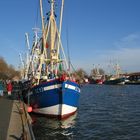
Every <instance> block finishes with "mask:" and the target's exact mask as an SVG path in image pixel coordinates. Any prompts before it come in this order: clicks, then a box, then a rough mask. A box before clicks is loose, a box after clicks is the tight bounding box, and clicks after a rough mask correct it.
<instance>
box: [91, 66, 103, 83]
mask: <svg viewBox="0 0 140 140" xmlns="http://www.w3.org/2000/svg"><path fill="white" fill-rule="evenodd" d="M103 82H104V75H102V74H100V71H99V67H98V66H96V67H95V68H94V69H93V74H92V79H91V83H92V84H99V85H100V84H103Z"/></svg>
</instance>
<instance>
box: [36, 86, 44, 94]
mask: <svg viewBox="0 0 140 140" xmlns="http://www.w3.org/2000/svg"><path fill="white" fill-rule="evenodd" d="M34 91H35V93H40V92H43V91H44V88H43V87H40V88H36V89H35V90H34Z"/></svg>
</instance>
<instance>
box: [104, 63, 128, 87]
mask: <svg viewBox="0 0 140 140" xmlns="http://www.w3.org/2000/svg"><path fill="white" fill-rule="evenodd" d="M114 69H115V74H114V75H110V76H109V77H108V79H106V80H105V81H104V84H107V85H124V84H125V79H126V78H125V77H124V76H123V75H121V74H120V66H119V64H116V65H115V66H114Z"/></svg>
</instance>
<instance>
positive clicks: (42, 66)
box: [24, 0, 80, 119]
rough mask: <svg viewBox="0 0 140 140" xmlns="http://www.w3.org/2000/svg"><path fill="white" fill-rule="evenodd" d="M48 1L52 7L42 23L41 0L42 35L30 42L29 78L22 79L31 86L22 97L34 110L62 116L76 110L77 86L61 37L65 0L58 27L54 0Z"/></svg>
mask: <svg viewBox="0 0 140 140" xmlns="http://www.w3.org/2000/svg"><path fill="white" fill-rule="evenodd" d="M49 3H50V5H51V6H50V7H51V8H50V12H49V13H48V14H47V15H48V21H47V23H46V24H45V23H44V17H43V11H42V9H43V8H42V0H40V9H41V17H42V36H41V38H40V39H39V41H37V42H36V43H34V44H33V48H32V51H31V57H30V58H31V60H30V64H29V68H28V76H27V77H28V79H29V82H25V85H27V84H28V85H30V87H31V88H30V89H29V90H28V87H27V88H26V89H27V90H28V94H27V95H26V96H24V98H26V102H27V103H28V104H29V105H30V106H31V107H32V109H33V112H35V113H39V114H43V115H47V116H51V117H57V118H60V119H63V118H67V117H69V116H71V115H72V114H74V113H75V112H76V111H77V108H78V102H79V97H80V86H79V84H78V83H77V82H76V81H75V80H74V78H73V76H71V73H70V71H69V68H68V62H67V60H66V56H65V53H64V49H63V47H62V43H61V39H60V37H61V24H62V13H63V5H64V0H62V6H61V12H60V27H59V30H58V28H57V24H56V20H55V17H56V16H55V11H54V9H55V6H54V5H55V1H54V0H51V1H49ZM27 90H25V91H27ZM25 91H24V92H25Z"/></svg>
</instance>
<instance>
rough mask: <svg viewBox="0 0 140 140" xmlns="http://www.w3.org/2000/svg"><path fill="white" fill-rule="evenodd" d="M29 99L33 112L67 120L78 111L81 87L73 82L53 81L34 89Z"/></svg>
mask: <svg viewBox="0 0 140 140" xmlns="http://www.w3.org/2000/svg"><path fill="white" fill-rule="evenodd" d="M28 97H29V103H30V106H31V107H32V108H33V112H35V113H39V114H44V115H49V116H55V117H60V118H65V117H68V116H70V115H71V114H74V113H75V112H76V110H77V107H78V102H79V97H80V87H79V85H78V84H77V83H75V82H72V81H60V80H53V81H49V82H45V83H42V84H39V85H37V86H35V87H33V88H32V90H31V92H30V93H29V96H28Z"/></svg>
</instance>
